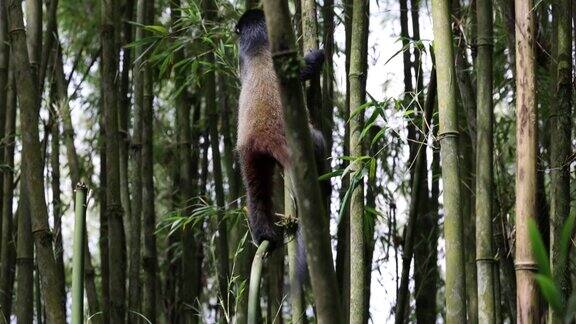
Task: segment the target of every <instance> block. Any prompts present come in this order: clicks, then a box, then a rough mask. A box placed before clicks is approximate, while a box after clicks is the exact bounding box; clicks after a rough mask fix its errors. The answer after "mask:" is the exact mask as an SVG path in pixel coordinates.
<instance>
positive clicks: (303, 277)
mask: <svg viewBox="0 0 576 324" xmlns="http://www.w3.org/2000/svg"><path fill="white" fill-rule="evenodd" d="M296 246H297V250H296V276H297V277H298V282H299V283H300V284H301V285H304V284H307V283H308V279H309V278H310V277H309V275H308V261H307V260H306V254H307V253H306V244H305V242H304V234H303V233H302V226H298V231H297V232H296Z"/></svg>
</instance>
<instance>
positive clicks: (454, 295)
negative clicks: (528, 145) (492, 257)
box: [432, 0, 466, 324]
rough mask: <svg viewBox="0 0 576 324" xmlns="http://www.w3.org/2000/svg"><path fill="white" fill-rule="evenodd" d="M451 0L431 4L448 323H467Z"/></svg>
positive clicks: (435, 0)
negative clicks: (440, 162) (442, 189)
mask: <svg viewBox="0 0 576 324" xmlns="http://www.w3.org/2000/svg"><path fill="white" fill-rule="evenodd" d="M449 2H450V1H449V0H433V1H432V22H433V32H434V50H435V54H436V55H435V57H436V71H437V81H438V111H439V119H440V129H439V131H438V137H439V141H440V157H441V161H442V181H443V184H444V195H443V199H444V215H445V221H444V237H445V239H446V290H445V291H446V323H448V324H456V323H466V299H465V298H464V296H466V285H465V271H464V241H463V233H462V229H463V226H462V210H461V205H460V201H461V192H460V171H459V166H458V137H459V134H458V122H457V120H458V119H457V110H456V79H455V72H454V49H453V46H452V32H451V30H450V12H449V8H450V5H449Z"/></svg>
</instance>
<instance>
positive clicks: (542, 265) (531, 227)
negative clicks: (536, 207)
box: [528, 219, 551, 277]
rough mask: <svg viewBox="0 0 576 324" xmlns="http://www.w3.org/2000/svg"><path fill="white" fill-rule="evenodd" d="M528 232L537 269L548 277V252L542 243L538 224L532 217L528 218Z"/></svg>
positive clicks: (549, 272)
mask: <svg viewBox="0 0 576 324" xmlns="http://www.w3.org/2000/svg"><path fill="white" fill-rule="evenodd" d="M528 232H529V234H530V240H531V241H532V250H533V251H534V256H535V257H536V262H537V263H538V268H539V271H540V273H541V274H543V275H546V276H549V277H550V276H551V271H550V259H549V258H548V252H547V251H546V246H545V245H544V241H543V240H542V236H541V235H540V232H539V231H538V225H537V224H536V222H535V221H534V220H533V219H529V220H528Z"/></svg>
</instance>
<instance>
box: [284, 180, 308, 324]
mask: <svg viewBox="0 0 576 324" xmlns="http://www.w3.org/2000/svg"><path fill="white" fill-rule="evenodd" d="M292 188H293V186H292V180H291V179H290V176H289V174H288V172H285V173H284V215H285V216H286V217H289V218H292V217H294V218H295V217H296V216H297V215H296V208H295V206H294V199H293V195H292ZM287 237H288V244H287V245H288V247H287V249H288V278H289V280H290V303H291V306H292V309H291V311H292V323H293V324H301V323H303V322H304V319H305V318H306V313H305V309H304V294H303V289H302V283H301V282H300V280H299V279H298V267H297V258H298V239H297V234H296V233H287Z"/></svg>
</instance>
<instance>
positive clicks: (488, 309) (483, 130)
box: [476, 0, 496, 323]
mask: <svg viewBox="0 0 576 324" xmlns="http://www.w3.org/2000/svg"><path fill="white" fill-rule="evenodd" d="M476 9H477V16H478V41H477V46H478V56H477V59H476V64H477V68H476V70H477V78H478V83H477V89H478V90H477V108H478V109H477V111H476V114H477V115H476V116H477V117H476V123H477V133H476V143H477V146H476V269H477V273H478V276H477V279H476V280H477V289H478V321H479V323H495V320H496V315H495V303H494V296H495V291H494V280H495V279H494V276H495V273H494V269H495V267H494V252H493V244H494V243H493V235H492V215H493V207H492V202H493V197H492V195H493V194H492V188H493V187H494V180H493V171H492V165H493V157H492V152H493V150H494V143H493V140H492V137H493V134H492V133H493V131H492V129H493V122H494V111H493V108H492V48H493V40H492V37H493V32H492V28H493V27H492V0H478V1H477V3H476Z"/></svg>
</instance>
